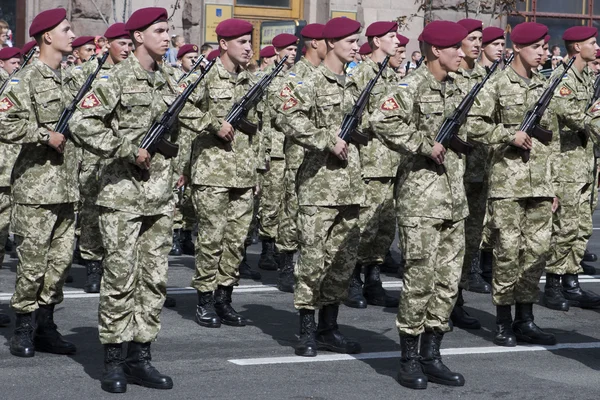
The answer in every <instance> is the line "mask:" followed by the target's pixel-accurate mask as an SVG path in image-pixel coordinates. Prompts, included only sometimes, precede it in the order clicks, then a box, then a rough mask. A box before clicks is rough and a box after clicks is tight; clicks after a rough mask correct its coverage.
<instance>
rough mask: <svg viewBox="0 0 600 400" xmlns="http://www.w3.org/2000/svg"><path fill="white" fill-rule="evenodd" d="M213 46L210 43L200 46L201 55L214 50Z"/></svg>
mask: <svg viewBox="0 0 600 400" xmlns="http://www.w3.org/2000/svg"><path fill="white" fill-rule="evenodd" d="M212 48H213V47H212V46H211V45H210V44H208V43H204V44H203V45H202V46H200V53H204V52H205V51H207V50H212Z"/></svg>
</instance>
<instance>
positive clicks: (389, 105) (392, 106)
mask: <svg viewBox="0 0 600 400" xmlns="http://www.w3.org/2000/svg"><path fill="white" fill-rule="evenodd" d="M398 108H400V106H399V105H398V103H397V102H396V99H394V98H393V97H390V98H389V99H386V100H385V101H384V102H383V104H382V105H381V109H382V110H385V111H392V110H397V109H398Z"/></svg>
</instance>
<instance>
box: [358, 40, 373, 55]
mask: <svg viewBox="0 0 600 400" xmlns="http://www.w3.org/2000/svg"><path fill="white" fill-rule="evenodd" d="M372 52H373V50H371V46H369V42H367V43H363V45H362V46H360V49H358V54H360V55H361V56H366V55H367V54H371V53H372Z"/></svg>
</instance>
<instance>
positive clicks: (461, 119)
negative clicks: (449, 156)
mask: <svg viewBox="0 0 600 400" xmlns="http://www.w3.org/2000/svg"><path fill="white" fill-rule="evenodd" d="M498 64H500V60H496V61H494V63H493V64H492V66H491V67H490V70H489V71H488V73H487V75H486V76H485V77H484V78H483V80H482V81H481V82H479V83H477V84H476V85H475V86H473V87H472V88H471V91H470V92H469V93H468V94H467V95H466V96H465V97H464V98H463V99H462V101H461V102H460V104H459V105H458V107H457V108H456V110H454V112H452V115H450V116H449V117H447V118H446V119H445V120H444V122H442V126H440V129H439V130H438V134H437V136H436V137H435V141H436V142H438V143H440V144H442V145H443V146H444V147H446V148H450V149H452V150H453V151H454V152H455V153H457V154H459V155H460V154H469V153H471V151H473V145H472V144H471V143H469V142H465V141H464V140H462V139H461V138H460V137H458V131H459V129H460V127H461V125H463V124H464V123H465V121H466V119H467V116H468V115H469V111H470V110H471V107H472V106H473V103H474V102H475V98H476V97H477V95H478V94H479V92H480V91H481V89H482V88H483V85H485V83H486V82H487V81H488V79H490V77H491V76H492V74H493V73H494V72H495V71H496V68H498ZM435 167H436V170H437V173H438V175H443V174H444V172H445V170H446V168H445V167H444V165H442V164H436V165H435Z"/></svg>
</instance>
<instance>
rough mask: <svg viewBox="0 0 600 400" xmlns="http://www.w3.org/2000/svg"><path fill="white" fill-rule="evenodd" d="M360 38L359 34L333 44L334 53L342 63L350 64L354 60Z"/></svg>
mask: <svg viewBox="0 0 600 400" xmlns="http://www.w3.org/2000/svg"><path fill="white" fill-rule="evenodd" d="M358 37H359V36H358V34H354V35H350V36H346V37H345V38H343V39H340V40H337V41H335V42H333V49H332V51H333V52H334V54H335V55H336V56H337V58H339V59H340V61H342V62H344V63H349V62H351V61H352V60H354V57H356V55H357V54H358V49H359V46H358ZM330 43H331V42H330Z"/></svg>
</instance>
